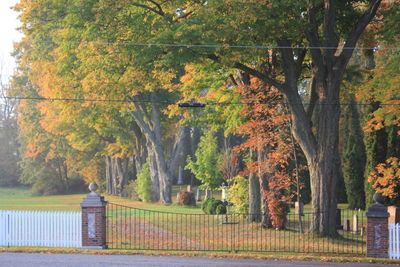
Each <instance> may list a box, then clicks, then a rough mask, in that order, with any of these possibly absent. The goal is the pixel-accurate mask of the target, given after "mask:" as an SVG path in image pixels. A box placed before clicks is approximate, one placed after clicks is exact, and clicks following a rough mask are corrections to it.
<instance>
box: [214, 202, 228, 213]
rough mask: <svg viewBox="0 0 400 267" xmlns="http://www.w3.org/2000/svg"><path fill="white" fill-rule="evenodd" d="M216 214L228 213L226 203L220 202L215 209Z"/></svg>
mask: <svg viewBox="0 0 400 267" xmlns="http://www.w3.org/2000/svg"><path fill="white" fill-rule="evenodd" d="M215 214H226V206H225V205H224V204H222V205H221V204H219V205H218V206H217V208H216V209H215Z"/></svg>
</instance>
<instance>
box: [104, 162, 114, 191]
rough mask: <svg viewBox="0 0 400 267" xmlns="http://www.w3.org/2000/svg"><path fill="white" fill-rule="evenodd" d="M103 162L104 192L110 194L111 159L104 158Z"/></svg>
mask: <svg viewBox="0 0 400 267" xmlns="http://www.w3.org/2000/svg"><path fill="white" fill-rule="evenodd" d="M104 161H105V162H106V192H107V194H112V179H113V178H112V159H111V157H110V156H105V157H104Z"/></svg>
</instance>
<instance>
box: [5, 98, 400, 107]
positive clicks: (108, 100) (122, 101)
mask: <svg viewBox="0 0 400 267" xmlns="http://www.w3.org/2000/svg"><path fill="white" fill-rule="evenodd" d="M0 97H1V98H4V99H8V100H33V101H66V102H109V103H152V101H151V100H129V99H95V98H47V97H13V96H0ZM155 103H157V104H167V105H179V104H181V103H182V102H173V101H155ZM189 103H191V102H190V101H189ZM201 104H205V105H221V106H222V105H288V103H287V102H282V101H272V102H255V101H253V102H248V101H247V102H201ZM301 105H305V106H307V105H310V103H301ZM315 105H320V106H329V105H340V106H369V105H371V103H315ZM379 105H382V106H400V103H379Z"/></svg>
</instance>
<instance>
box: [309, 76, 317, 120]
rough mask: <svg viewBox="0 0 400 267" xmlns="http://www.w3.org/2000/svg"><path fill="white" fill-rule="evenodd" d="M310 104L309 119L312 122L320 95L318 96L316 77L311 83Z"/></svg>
mask: <svg viewBox="0 0 400 267" xmlns="http://www.w3.org/2000/svg"><path fill="white" fill-rule="evenodd" d="M310 91H311V92H310V103H309V105H308V107H307V117H308V119H309V120H310V121H312V120H311V118H312V115H313V113H314V108H315V104H316V103H317V101H318V94H317V87H316V80H315V77H313V78H312V81H311V89H310Z"/></svg>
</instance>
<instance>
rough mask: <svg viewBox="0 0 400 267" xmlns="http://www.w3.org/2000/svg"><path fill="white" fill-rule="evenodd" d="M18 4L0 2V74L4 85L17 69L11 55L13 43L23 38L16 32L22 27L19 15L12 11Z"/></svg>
mask: <svg viewBox="0 0 400 267" xmlns="http://www.w3.org/2000/svg"><path fill="white" fill-rule="evenodd" d="M17 2H18V0H0V74H1V80H2V82H3V83H5V82H7V81H8V80H9V78H10V76H11V75H12V73H13V70H14V68H15V60H14V58H13V57H12V56H11V55H10V54H11V52H12V51H13V43H14V42H17V41H19V40H20V39H21V37H22V34H21V33H20V32H18V31H17V30H16V28H18V27H19V26H20V22H19V21H18V18H17V17H18V13H16V12H15V11H13V10H11V9H10V7H11V6H14V5H15V4H17Z"/></svg>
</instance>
